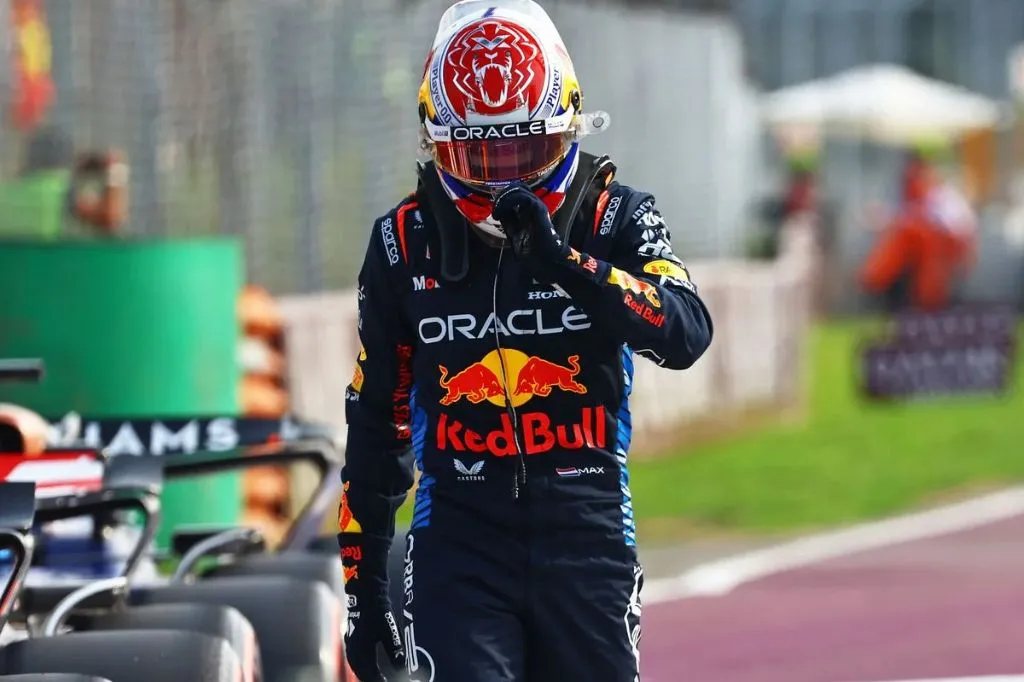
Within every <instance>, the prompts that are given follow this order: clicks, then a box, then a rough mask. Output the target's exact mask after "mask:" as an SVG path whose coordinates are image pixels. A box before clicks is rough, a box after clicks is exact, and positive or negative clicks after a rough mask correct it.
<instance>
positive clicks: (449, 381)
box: [438, 348, 587, 407]
mask: <svg viewBox="0 0 1024 682" xmlns="http://www.w3.org/2000/svg"><path fill="white" fill-rule="evenodd" d="M500 353H501V354H500V355H499V351H497V350H492V351H491V352H490V353H488V354H487V355H485V356H484V357H483V358H481V359H480V360H478V361H477V362H474V363H473V364H471V365H469V366H468V367H466V368H465V369H464V370H462V371H461V372H459V373H457V374H455V375H453V376H449V371H448V368H447V367H445V366H444V365H439V366H438V369H439V370H440V373H441V376H440V384H441V388H443V389H444V391H445V393H444V395H443V396H442V397H441V401H440V402H441V404H442V405H445V406H448V405H453V404H455V403H457V402H458V401H460V400H463V399H465V400H468V401H469V402H470V403H472V404H474V405H476V404H479V403H482V402H484V401H488V402H490V403H492V404H494V405H498V406H504V405H506V404H507V403H511V405H512V407H518V406H520V405H522V404H523V403H525V402H526V401H528V400H529V399H530V398H532V397H534V396H538V397H541V398H546V397H547V396H549V395H551V393H552V391H554V390H555V389H558V390H559V391H564V392H566V393H577V394H581V395H582V394H585V393H586V392H587V387H586V386H585V385H584V384H583V383H581V382H580V381H578V380H577V379H576V375H578V374H579V373H580V356H578V355H570V356H569V357H568V358H567V359H566V363H565V364H564V365H563V364H561V363H557V362H552V361H550V360H545V359H544V358H540V357H537V356H531V355H527V354H526V353H523V352H522V351H518V350H514V349H511V348H505V349H502V350H501V351H500Z"/></svg>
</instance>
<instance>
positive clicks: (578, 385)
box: [437, 348, 607, 457]
mask: <svg viewBox="0 0 1024 682" xmlns="http://www.w3.org/2000/svg"><path fill="white" fill-rule="evenodd" d="M500 353H501V354H500V355H499V351H497V350H493V351H491V352H490V353H488V354H487V355H485V356H484V357H483V358H482V359H480V360H478V361H477V362H474V363H473V364H471V365H469V366H468V367H467V368H465V369H464V370H462V371H461V372H459V373H457V374H455V375H450V372H449V371H448V369H447V368H446V367H444V366H440V367H439V369H440V372H441V378H440V384H441V387H442V388H444V389H445V394H444V396H443V397H442V398H441V401H440V402H441V404H442V405H445V406H448V405H453V404H455V403H457V402H458V401H460V400H463V399H465V400H467V401H469V402H470V403H472V404H474V405H476V404H479V403H482V402H484V401H487V402H490V403H491V404H493V405H496V406H498V407H504V406H505V405H506V404H510V405H511V406H512V407H519V406H520V405H523V404H524V403H526V402H527V401H529V400H530V399H532V398H533V397H535V396H536V397H540V398H546V397H548V396H550V395H551V394H552V392H554V391H555V390H556V389H557V390H558V391H562V392H565V393H576V394H578V395H584V394H586V393H587V387H586V386H585V385H584V384H583V383H582V382H580V381H578V380H577V379H576V376H577V375H578V374H579V373H580V363H579V360H580V358H579V356H578V355H570V356H569V357H568V358H567V359H566V363H565V364H564V365H563V364H559V363H556V362H551V361H550V360H546V359H544V358H540V357H537V356H531V355H527V354H526V353H523V352H522V351H519V350H514V349H510V348H506V349H502V350H501V351H500ZM503 360H504V362H503ZM503 364H504V372H503V371H502V365H503ZM503 376H507V377H508V385H507V387H506V384H505V381H503V379H502V377H503ZM605 417H606V413H605V409H604V408H603V407H600V406H598V407H585V408H583V409H582V410H581V413H580V417H579V419H578V420H575V421H573V422H571V423H568V424H555V423H553V422H552V419H551V417H550V415H548V414H546V413H543V412H524V413H520V414H519V422H520V425H521V427H522V429H521V433H522V436H523V443H522V445H523V449H524V452H525V454H529V455H533V454H540V453H543V452H547V451H549V450H553V449H555V448H561V449H564V450H578V449H581V448H587V447H599V448H600V447H604V446H605V444H606V441H607V435H606V431H607V425H606V423H605ZM500 420H501V421H500V423H501V425H500V428H498V429H496V430H494V431H491V432H489V433H478V432H477V431H473V430H472V429H469V428H466V426H465V425H464V424H463V423H462V422H460V421H459V420H457V419H453V418H452V417H451V416H449V415H448V414H442V415H441V418H440V420H439V421H438V424H437V447H438V449H439V450H454V451H456V452H473V453H478V454H486V453H489V454H491V455H494V456H497V457H505V456H508V455H515V454H517V451H516V444H515V432H514V430H513V427H512V420H511V418H510V417H509V415H508V414H502V415H501V417H500Z"/></svg>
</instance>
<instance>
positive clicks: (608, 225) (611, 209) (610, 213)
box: [601, 197, 622, 235]
mask: <svg viewBox="0 0 1024 682" xmlns="http://www.w3.org/2000/svg"><path fill="white" fill-rule="evenodd" d="M621 203H622V197H612V200H611V201H609V202H608V208H606V209H605V211H604V218H602V219H601V234H602V235H606V234H608V233H609V232H611V231H612V224H613V223H614V222H615V214H616V213H618V212H619V205H620V204H621Z"/></svg>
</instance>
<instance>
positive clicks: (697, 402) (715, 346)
mask: <svg viewBox="0 0 1024 682" xmlns="http://www.w3.org/2000/svg"><path fill="white" fill-rule="evenodd" d="M812 234H813V231H812V229H811V228H810V226H809V225H806V224H798V223H794V224H791V225H789V226H787V228H786V229H785V230H784V231H783V239H782V242H783V244H782V247H781V249H780V253H781V254H782V255H781V256H780V257H779V258H778V259H777V260H775V261H771V262H762V261H740V260H735V261H732V260H721V261H700V262H691V263H688V264H687V265H688V267H689V268H690V271H691V273H692V274H693V278H694V281H695V282H696V283H697V285H698V287H700V292H701V296H702V297H703V298H704V300H705V301H706V302H707V305H708V308H709V309H710V310H711V314H712V317H713V318H714V322H715V339H714V342H713V343H712V345H711V348H710V349H709V350H708V352H707V353H706V354H705V355H704V357H702V358H701V359H700V360H699V361H698V362H697V364H696V365H694V367H692V368H691V369H690V370H687V371H685V372H673V371H670V370H665V369H661V368H659V367H657V366H656V365H654V364H653V363H650V362H646V361H638V362H637V363H636V381H635V382H634V389H633V397H632V400H631V406H632V414H633V425H634V427H635V434H636V438H635V441H634V451H635V452H641V453H642V452H644V451H650V450H652V449H654V448H663V447H665V446H666V445H667V444H668V443H669V441H671V440H672V439H685V435H686V429H685V428H680V427H682V426H684V425H685V424H686V423H687V422H692V421H699V420H703V419H706V418H709V417H714V418H716V419H717V418H721V417H722V416H726V417H728V416H729V415H730V414H740V413H743V412H745V411H747V410H750V409H752V408H765V407H782V406H789V405H793V404H795V403H797V402H799V400H800V398H801V395H802V387H803V385H804V382H803V376H804V368H803V362H802V361H803V358H804V357H805V355H806V353H805V345H806V339H807V332H808V329H809V322H810V304H811V296H812V290H813V288H814V284H813V283H814V281H816V280H817V277H816V267H817V263H818V262H819V260H818V259H817V258H816V256H815V253H816V251H815V247H814V242H813V238H811V237H810V235H812ZM280 306H281V311H282V313H283V315H284V318H285V325H286V328H287V354H288V360H287V362H288V367H289V370H290V392H291V397H292V408H293V412H295V413H298V414H302V415H304V416H306V417H308V418H310V419H313V420H316V421H322V422H326V423H328V424H331V425H332V426H335V427H337V428H338V429H339V430H342V431H343V429H344V425H345V414H344V413H345V387H346V385H347V384H348V383H349V381H350V380H351V377H352V372H353V370H354V367H355V358H356V355H357V354H358V352H359V338H358V336H357V333H356V294H355V290H349V291H338V292H326V293H320V294H311V295H305V296H292V297H283V298H281V299H280ZM666 439H667V440H666Z"/></svg>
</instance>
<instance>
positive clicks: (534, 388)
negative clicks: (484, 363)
mask: <svg viewBox="0 0 1024 682" xmlns="http://www.w3.org/2000/svg"><path fill="white" fill-rule="evenodd" d="M579 373H580V356H578V355H570V356H569V358H568V366H562V365H558V364H555V363H553V362H549V361H548V360H545V359H543V358H538V357H531V358H530V359H529V360H527V361H526V364H524V365H523V367H522V369H520V370H519V375H518V376H517V377H516V388H515V391H513V395H539V396H541V397H547V396H549V395H551V391H552V389H554V388H558V389H559V390H562V391H566V392H568V393H580V394H583V393H586V392H587V387H586V386H584V385H583V384H581V383H580V382H578V381H576V380H575V379H574V378H573V377H575V376H576V375H577V374H579Z"/></svg>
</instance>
